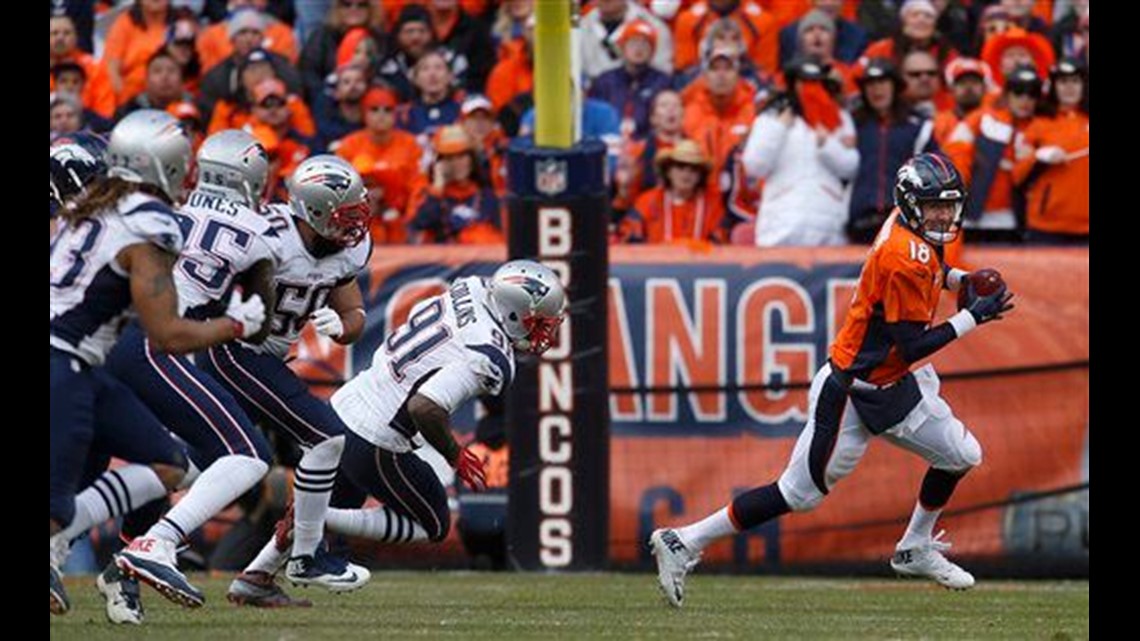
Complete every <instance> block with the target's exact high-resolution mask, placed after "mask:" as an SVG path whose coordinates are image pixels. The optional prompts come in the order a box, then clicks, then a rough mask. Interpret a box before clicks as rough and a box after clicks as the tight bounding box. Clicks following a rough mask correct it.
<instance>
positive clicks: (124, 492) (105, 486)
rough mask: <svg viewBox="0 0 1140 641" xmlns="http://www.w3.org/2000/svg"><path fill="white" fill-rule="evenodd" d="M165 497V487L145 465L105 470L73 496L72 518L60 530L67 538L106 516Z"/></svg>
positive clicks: (70, 538) (125, 512) (117, 515)
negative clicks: (64, 527) (68, 523)
mask: <svg viewBox="0 0 1140 641" xmlns="http://www.w3.org/2000/svg"><path fill="white" fill-rule="evenodd" d="M163 496H166V487H165V486H164V485H163V484H162V481H161V480H160V479H159V478H158V475H157V474H155V473H154V470H152V469H150V467H148V466H146V465H127V466H125V467H121V468H118V469H115V470H107V471H106V472H104V473H103V474H102V475H101V476H100V477H99V478H97V479H95V482H94V483H92V484H91V486H90V487H88V488H87V489H86V490H83V491H82V492H80V493H79V495H78V496H76V497H75V518H74V519H73V520H72V521H71V525H69V526H67V529H65V530H63V533H62V535H63V536H64V537H65V538H64V540H65V541H70V540H72V539H74V538H75V537H77V536H79V535H81V534H83V533H84V532H86V531H87V530H90V529H91V528H93V527H95V526H96V525H99V524H100V523H102V522H104V521H107V520H109V519H113V518H117V517H120V516H123V515H124V514H127V513H129V512H131V511H133V510H134V509H135V508H137V507H141V506H142V505H145V504H147V503H149V502H151V501H153V500H155V499H158V498H162V497H163Z"/></svg>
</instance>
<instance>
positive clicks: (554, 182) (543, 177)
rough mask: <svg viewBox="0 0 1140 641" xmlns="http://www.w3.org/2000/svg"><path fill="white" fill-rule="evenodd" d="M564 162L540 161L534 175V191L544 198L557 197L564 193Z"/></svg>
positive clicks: (565, 172)
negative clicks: (544, 196)
mask: <svg viewBox="0 0 1140 641" xmlns="http://www.w3.org/2000/svg"><path fill="white" fill-rule="evenodd" d="M566 174H567V171H566V161H565V160H542V161H540V162H539V163H538V167H537V172H536V174H535V179H534V182H535V189H537V190H538V193H540V194H544V195H546V196H557V195H558V194H561V193H562V192H564V191H566Z"/></svg>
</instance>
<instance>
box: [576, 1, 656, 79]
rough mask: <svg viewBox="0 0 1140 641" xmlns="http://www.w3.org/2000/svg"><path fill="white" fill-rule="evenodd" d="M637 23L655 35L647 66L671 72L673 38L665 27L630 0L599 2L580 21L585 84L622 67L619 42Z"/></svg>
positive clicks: (651, 14) (580, 49)
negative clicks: (629, 28) (646, 25)
mask: <svg viewBox="0 0 1140 641" xmlns="http://www.w3.org/2000/svg"><path fill="white" fill-rule="evenodd" d="M636 20H641V21H642V22H646V23H648V24H649V25H650V26H651V27H653V31H654V33H656V34H657V46H656V47H655V48H654V51H653V59H652V61H651V62H650V65H651V66H652V67H653V68H654V69H656V70H658V71H660V72H662V73H667V74H668V73H673V36H672V34H671V33H670V32H669V26H668V25H666V24H665V23H664V22H662V21H661V20H660V19H658V18H657V16H655V15H653V13H652V12H650V11H649V10H648V9H646V8H645V7H643V6H641V5H640V4H638V3H637V2H634V1H633V0H598V2H597V3H595V5H594V8H593V10H591V11H590V12H589V13H587V14H586V15H584V16H582V18H581V20H580V21H579V25H580V26H579V31H580V34H581V35H580V45H581V46H580V47H579V51H580V52H581V58H582V73H583V75H585V77H586V81H587V84H588V83H590V82H593V80H594V79H595V78H597V77H598V76H600V75H602V74H603V73H605V72H607V71H610V70H611V69H617V68H618V67H621V66H622V65H623V64H624V62H623V59H622V51H621V44H620V43H619V42H618V39H619V38H621V35H622V32H623V31H624V30H625V26H626V25H628V24H630V23H631V22H634V21H636Z"/></svg>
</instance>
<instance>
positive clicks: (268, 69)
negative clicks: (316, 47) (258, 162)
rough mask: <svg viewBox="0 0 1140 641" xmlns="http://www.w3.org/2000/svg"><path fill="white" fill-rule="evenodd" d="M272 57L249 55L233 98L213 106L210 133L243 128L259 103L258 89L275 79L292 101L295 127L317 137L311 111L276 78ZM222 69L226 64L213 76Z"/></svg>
mask: <svg viewBox="0 0 1140 641" xmlns="http://www.w3.org/2000/svg"><path fill="white" fill-rule="evenodd" d="M272 56H273V54H271V53H269V52H267V51H265V50H264V49H255V50H254V51H253V53H251V54H250V55H249V58H248V60H247V64H245V65H244V66H243V67H242V68H241V71H240V74H239V75H238V83H239V84H238V86H239V89H238V90H237V91H236V92H235V94H234V97H233V98H230V99H226V100H220V101H218V102H217V103H216V104H215V106H214V111H213V113H212V114H211V117H210V121H209V122H210V126H209V128H208V132H209V133H210V134H214V133H217V132H219V131H221V130H222V129H241V128H242V127H244V126H245V124H246V122H248V121H249V119H250V117H251V115H252V112H253V105H254V103H256V102H257V97H258V94H259V92H260V90H259V89H258V87H260V86H262V83H263V82H264V81H265V80H268V79H276V80H279V81H281V83H282V84H284V86H285V91H286V100H287V101H288V102H289V113H290V117H291V118H292V125H293V127H294V128H295V129H296V130H297V131H299V132H301V135H303V136H306V137H310V138H311V137H313V136H316V134H317V126H316V123H314V122H313V114H312V112H311V111H310V110H309V107H308V105H306V104H305V101H303V100H301V98H300V96H298V95H297V94H296V93H295V92H296V89H294V88H293V87H290V86H289V83H288V82H287V81H286V80H285V79H284V78H281V77H279V76H278V75H277V72H276V67H275V65H274V64H273V58H272ZM223 66H225V63H222V65H219V66H218V67H216V68H215V69H214V71H212V72H210V73H211V74H213V73H214V72H216V71H218V70H220V69H221V68H222V67H223ZM293 79H294V80H297V77H296V76H295V75H294V76H293Z"/></svg>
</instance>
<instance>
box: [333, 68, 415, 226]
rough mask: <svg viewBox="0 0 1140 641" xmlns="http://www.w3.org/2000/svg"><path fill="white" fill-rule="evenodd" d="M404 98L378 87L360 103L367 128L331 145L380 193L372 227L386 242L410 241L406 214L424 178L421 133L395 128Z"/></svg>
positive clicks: (337, 153)
mask: <svg viewBox="0 0 1140 641" xmlns="http://www.w3.org/2000/svg"><path fill="white" fill-rule="evenodd" d="M398 105H399V97H398V96H397V95H396V94H395V92H393V91H392V90H391V89H386V88H381V87H373V88H372V89H369V90H368V92H367V93H365V94H364V98H363V99H362V100H361V102H360V106H361V109H362V110H363V112H364V129H361V130H359V131H357V132H354V133H352V134H349V135H348V136H346V137H344V138H343V139H341V140H340V141H339V142H337V143H334V144H333V145H331V146H330V147H331V149H332V150H333V152H334V153H336V155H338V156H340V157H341V158H344V159H345V160H347V161H348V162H350V163H352V166H353V167H356V169H357V171H359V172H360V175H361V177H363V178H364V181H365V183H366V184H367V185H368V186H369V188H370V189H372V190H374V191H376V190H380V191H381V192H382V193H377V194H375V195H376V196H377V197H378V199H379V200H378V203H379V202H383V203H384V206H383V207H379V205H378V211H377V212H376V213H377V214H379V215H380V219H379V220H378V221H376V223H375V224H374V225H373V238H374V239H375V240H377V242H381V243H388V244H391V243H402V242H404V241H405V240H406V239H407V232H406V229H405V223H406V219H405V218H404V212H405V211H406V210H407V207H408V200H409V194H411V193H412V190H413V187H414V185H415V184H417V183H419V182H426V181H425V180H424V178H423V177H422V175H421V170H420V167H421V158H422V155H423V151H422V149H421V147H420V145H419V144H418V143H417V142H416V137H415V136H413V135H412V134H409V133H408V132H406V131H401V130H399V129H397V128H396V110H397V107H398Z"/></svg>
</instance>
